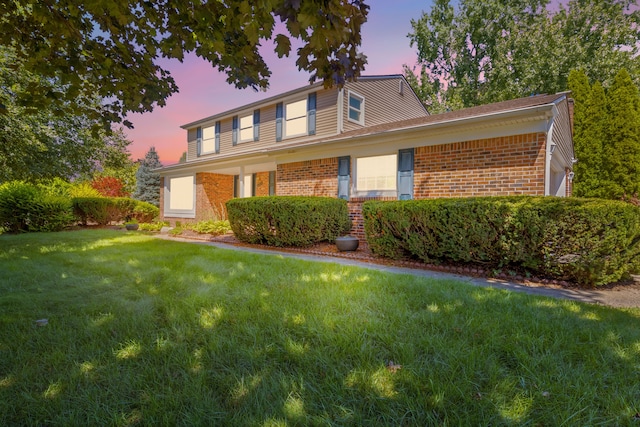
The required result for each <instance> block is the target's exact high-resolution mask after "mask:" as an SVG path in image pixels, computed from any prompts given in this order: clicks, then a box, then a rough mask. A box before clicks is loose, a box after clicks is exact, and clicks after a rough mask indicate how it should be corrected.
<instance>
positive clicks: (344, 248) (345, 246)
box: [336, 235, 360, 252]
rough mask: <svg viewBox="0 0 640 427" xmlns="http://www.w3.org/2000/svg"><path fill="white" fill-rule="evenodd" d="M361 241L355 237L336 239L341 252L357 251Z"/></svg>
mask: <svg viewBox="0 0 640 427" xmlns="http://www.w3.org/2000/svg"><path fill="white" fill-rule="evenodd" d="M359 244H360V240H358V238H357V237H353V236H348V235H347V236H340V237H336V247H337V248H338V250H339V251H340V252H348V251H355V250H356V249H358V245H359Z"/></svg>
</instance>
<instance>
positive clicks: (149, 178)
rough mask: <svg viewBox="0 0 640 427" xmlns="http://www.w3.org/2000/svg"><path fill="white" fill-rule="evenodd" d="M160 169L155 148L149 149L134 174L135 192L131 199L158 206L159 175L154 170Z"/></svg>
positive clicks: (160, 164) (160, 165)
mask: <svg viewBox="0 0 640 427" xmlns="http://www.w3.org/2000/svg"><path fill="white" fill-rule="evenodd" d="M159 167H162V163H160V157H159V156H158V153H157V152H156V149H155V147H151V148H150V149H149V151H148V152H147V154H146V155H145V156H144V159H143V160H142V161H141V162H140V167H139V168H138V171H137V172H136V191H135V192H134V193H133V198H134V199H138V200H142V201H143V202H148V203H151V204H152V205H154V206H156V207H159V206H160V190H161V189H160V174H159V173H158V172H155V171H154V169H157V168H159Z"/></svg>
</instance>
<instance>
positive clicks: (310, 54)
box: [0, 0, 369, 125]
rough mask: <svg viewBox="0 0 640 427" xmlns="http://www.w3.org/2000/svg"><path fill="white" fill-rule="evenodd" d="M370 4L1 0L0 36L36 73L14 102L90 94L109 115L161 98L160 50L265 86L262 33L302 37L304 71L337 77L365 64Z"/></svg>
mask: <svg viewBox="0 0 640 427" xmlns="http://www.w3.org/2000/svg"><path fill="white" fill-rule="evenodd" d="M368 9H369V6H367V5H366V4H365V1H363V0H305V1H301V0H263V1H260V2H254V1H248V0H227V1H224V2H223V1H207V2H201V1H186V0H174V1H168V0H159V1H134V0H127V1H116V2H114V1H109V2H105V1H95V0H92V1H84V2H78V1H72V0H58V1H39V0H9V1H8V2H5V3H4V4H3V7H2V8H0V45H1V46H7V47H11V48H13V49H14V50H15V52H16V56H17V59H18V62H19V63H21V64H22V66H23V67H24V69H26V70H29V71H30V72H32V73H34V74H36V75H38V76H41V77H42V80H40V81H34V82H32V84H31V85H30V86H29V87H28V88H27V89H28V90H26V91H24V92H23V93H22V95H23V96H22V97H21V99H20V102H21V103H24V104H25V105H30V106H37V107H38V108H49V107H51V106H52V105H57V104H59V103H65V102H68V103H71V102H74V100H76V99H77V98H78V97H84V98H92V97H94V96H97V97H98V98H99V99H101V100H103V105H102V108H101V109H100V111H99V115H96V116H93V118H97V117H101V118H103V119H104V120H105V122H106V123H107V124H108V123H111V122H118V121H121V120H123V117H124V116H125V115H126V114H127V113H128V112H145V111H151V110H152V109H153V107H154V106H155V105H160V106H162V105H164V104H165V102H166V99H167V97H169V96H170V95H171V94H172V93H174V92H176V91H177V90H178V87H177V86H176V83H175V81H174V80H173V78H172V77H171V75H170V73H169V72H168V71H167V70H165V69H163V68H162V67H161V66H160V65H158V60H159V59H161V58H175V59H178V60H180V61H182V60H183V59H184V57H185V54H187V53H189V52H195V54H196V55H198V56H199V57H201V58H204V59H206V60H207V61H209V62H210V63H211V64H212V65H213V66H214V67H217V68H218V69H219V70H220V71H223V72H225V73H226V74H227V76H228V79H227V80H228V82H229V83H231V84H234V85H235V86H236V87H238V88H246V87H251V88H254V89H263V88H266V87H267V86H268V79H269V76H270V75H271V72H270V71H269V68H268V66H267V64H266V63H265V61H264V59H263V57H262V55H261V54H260V52H259V48H260V46H261V42H263V41H265V40H274V43H275V52H276V53H277V54H278V55H279V56H280V57H282V56H288V55H289V54H290V52H291V39H292V38H293V39H299V40H300V41H301V42H302V47H300V48H299V49H298V52H297V54H298V59H297V61H296V64H297V66H298V68H299V69H300V70H304V71H307V72H310V73H311V77H310V81H312V82H313V81H315V80H317V79H320V80H323V81H324V82H325V84H326V85H331V84H333V83H337V84H342V83H344V81H345V79H352V78H355V77H357V76H358V75H359V74H360V71H361V70H362V69H363V68H364V64H365V62H366V58H365V57H364V56H363V55H361V54H359V53H358V51H357V49H358V47H359V45H360V43H361V37H360V29H361V26H362V24H363V23H364V22H365V21H366V17H367V13H368ZM277 21H280V22H282V23H284V26H283V27H280V26H276V22H277ZM276 33H277V34H276ZM283 33H288V34H283ZM51 81H55V82H57V83H58V84H57V86H56V88H51V87H50V85H49V84H48V82H51ZM83 107H85V106H83V105H81V106H79V108H80V109H81V110H82V108H83ZM87 111H91V112H93V113H94V114H95V113H97V112H96V110H95V109H94V110H87ZM87 111H84V110H83V114H87ZM125 124H126V125H129V123H127V122H125Z"/></svg>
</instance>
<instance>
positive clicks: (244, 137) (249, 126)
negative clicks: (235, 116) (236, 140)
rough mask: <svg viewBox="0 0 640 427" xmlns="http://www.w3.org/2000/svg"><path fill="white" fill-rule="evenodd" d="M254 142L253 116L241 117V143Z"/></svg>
mask: <svg viewBox="0 0 640 427" xmlns="http://www.w3.org/2000/svg"><path fill="white" fill-rule="evenodd" d="M246 141H253V114H249V115H248V116H244V117H240V142H246Z"/></svg>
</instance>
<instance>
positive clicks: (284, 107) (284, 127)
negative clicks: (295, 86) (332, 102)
mask: <svg viewBox="0 0 640 427" xmlns="http://www.w3.org/2000/svg"><path fill="white" fill-rule="evenodd" d="M300 101H304V102H305V107H304V116H299V117H296V119H300V118H302V117H304V120H305V130H304V132H300V133H296V134H293V135H288V134H287V107H288V106H289V105H290V104H295V103H297V102H300ZM282 110H283V111H282V139H287V138H297V137H300V136H306V135H309V98H308V96H307V98H300V99H293V100H291V101H289V102H283V103H282ZM291 120H293V119H291Z"/></svg>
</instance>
